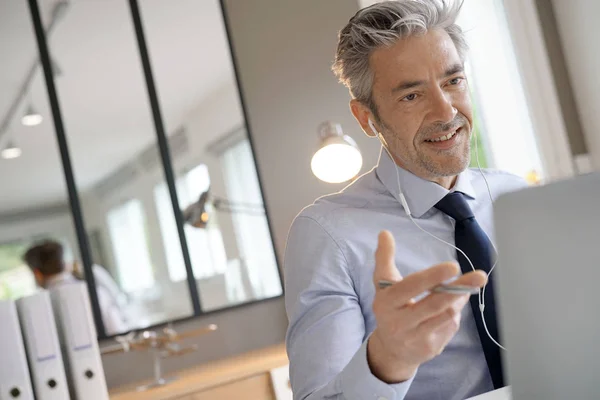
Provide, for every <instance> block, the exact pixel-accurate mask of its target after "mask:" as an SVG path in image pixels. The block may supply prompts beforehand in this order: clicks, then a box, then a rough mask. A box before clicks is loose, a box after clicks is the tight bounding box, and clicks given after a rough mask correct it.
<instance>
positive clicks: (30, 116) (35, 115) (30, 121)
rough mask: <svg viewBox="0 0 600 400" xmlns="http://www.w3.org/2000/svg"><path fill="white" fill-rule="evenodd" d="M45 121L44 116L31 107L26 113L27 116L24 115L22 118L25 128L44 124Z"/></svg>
mask: <svg viewBox="0 0 600 400" xmlns="http://www.w3.org/2000/svg"><path fill="white" fill-rule="evenodd" d="M43 120H44V118H43V117H42V115H41V114H40V113H39V112H37V111H36V110H35V109H34V108H33V106H31V105H30V106H29V107H27V111H26V112H25V115H23V117H22V118H21V123H22V124H23V125H25V126H36V125H39V124H41V123H42V121H43Z"/></svg>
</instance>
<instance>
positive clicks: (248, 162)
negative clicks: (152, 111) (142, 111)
mask: <svg viewBox="0 0 600 400" xmlns="http://www.w3.org/2000/svg"><path fill="white" fill-rule="evenodd" d="M140 8H141V13H142V17H143V21H144V27H145V29H146V34H147V38H148V48H149V53H150V57H151V61H152V66H153V68H154V74H155V78H156V86H157V89H158V92H159V100H160V104H161V108H162V110H163V112H164V119H165V125H166V128H167V131H168V132H169V135H170V136H171V138H172V143H173V145H172V146H171V148H170V150H171V157H172V158H173V164H174V167H175V170H176V173H177V177H178V180H179V182H178V184H177V194H178V197H179V201H180V208H181V209H182V210H186V209H189V207H193V206H194V205H195V204H196V205H197V203H198V201H199V200H200V198H201V197H202V193H205V192H207V191H208V192H207V195H205V196H204V198H205V200H206V202H205V204H204V209H203V210H202V212H200V213H199V214H198V215H199V217H200V216H201V215H202V213H205V214H204V215H205V217H206V222H202V221H201V220H200V219H198V221H199V223H192V221H188V223H187V224H186V226H185V233H186V238H187V241H188V247H189V250H190V259H191V261H192V269H193V271H194V275H195V278H196V281H197V285H198V291H199V293H200V299H201V301H202V308H203V309H204V310H214V309H218V308H223V307H227V306H228V305H233V304H238V303H243V302H247V301H253V300H257V299H262V298H265V297H271V296H276V295H279V294H281V292H282V290H281V283H280V279H279V273H278V270H277V265H276V262H275V257H274V253H273V246H272V241H271V236H270V234H269V230H268V229H267V224H266V216H265V215H264V214H265V213H264V208H263V206H262V203H263V202H262V196H261V193H260V190H259V186H258V183H257V179H256V173H255V168H254V158H253V156H252V152H251V151H250V149H249V147H245V150H244V151H242V152H240V154H241V156H243V157H244V158H243V160H240V161H239V162H238V163H236V164H235V165H233V166H230V167H228V166H226V165H225V163H223V162H222V155H223V154H224V152H226V151H228V150H229V148H230V147H231V146H234V145H236V144H237V143H239V142H240V141H243V140H245V139H246V133H245V132H246V129H245V121H244V118H243V113H242V109H241V106H240V101H239V94H238V88H237V85H236V81H235V76H234V71H233V64H232V61H231V54H230V51H229V43H228V40H227V35H226V32H225V26H224V23H223V16H222V12H221V9H220V5H219V1H218V0H204V1H195V0H173V1H170V2H165V1H163V0H144V1H143V2H140ZM206 38H210V40H206ZM226 168H228V170H227V171H226V170H225V169H226ZM232 168H233V169H232ZM239 168H241V169H244V170H243V171H242V170H241V169H240V170H238V169H239ZM238 173H239V174H241V175H240V177H241V178H240V179H246V178H248V179H250V181H249V182H248V183H246V184H245V185H244V186H242V187H237V186H235V185H236V182H238V180H236V181H235V182H233V183H230V182H229V180H230V179H231V178H232V174H233V175H235V174H238ZM236 179H237V178H236ZM232 185H233V186H235V187H234V188H233V189H232V188H230V186H232ZM236 188H237V191H236ZM248 190H249V191H248ZM246 191H248V192H247V193H246ZM234 192H235V198H232V197H231V196H232V194H233V193H234ZM165 196H166V194H165V189H164V187H161V186H160V185H159V186H158V187H157V188H156V189H155V198H156V203H157V205H156V207H157V213H158V214H159V215H160V217H159V219H160V220H161V221H164V223H162V224H161V232H162V235H163V243H164V247H165V251H166V253H167V254H170V256H167V258H168V259H169V263H168V265H169V276H170V279H172V280H173V281H177V280H179V279H183V276H184V272H185V271H184V266H183V260H182V257H181V255H177V254H176V253H177V251H178V246H177V241H176V239H175V233H176V232H175V231H172V230H170V229H169V228H168V227H166V226H164V225H166V224H167V221H168V220H170V219H172V218H173V216H172V215H169V211H170V210H169V208H168V204H167V203H166V202H165V201H164V199H165ZM239 202H242V203H253V205H254V206H255V207H256V208H257V209H256V210H250V214H248V210H245V209H244V210H239V209H238V207H237V205H238V204H237V203H239ZM234 206H236V207H234ZM256 213H258V214H259V216H255V215H254V214H256ZM240 224H241V225H240ZM250 229H252V231H250Z"/></svg>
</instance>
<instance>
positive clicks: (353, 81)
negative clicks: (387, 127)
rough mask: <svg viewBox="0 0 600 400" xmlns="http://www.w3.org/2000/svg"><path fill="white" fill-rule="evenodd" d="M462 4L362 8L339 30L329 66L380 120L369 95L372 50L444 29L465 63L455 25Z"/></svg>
mask: <svg viewBox="0 0 600 400" xmlns="http://www.w3.org/2000/svg"><path fill="white" fill-rule="evenodd" d="M461 7H462V0H459V1H451V0H450V1H448V0H396V1H386V2H382V3H376V4H374V5H372V6H370V7H367V8H364V9H362V10H360V11H358V12H357V13H356V14H355V15H354V17H352V18H351V19H350V21H349V22H348V24H347V25H346V26H345V27H344V29H342V30H341V31H340V33H339V41H338V46H337V52H336V56H335V62H334V64H333V67H332V69H333V71H334V73H335V74H336V76H337V77H338V78H339V80H340V82H342V83H343V84H344V85H346V86H347V87H348V89H349V90H350V94H351V95H352V97H353V98H355V99H357V100H359V101H360V102H362V103H363V104H365V105H367V106H368V107H369V108H370V109H371V111H372V112H373V114H375V117H376V118H377V119H378V120H379V116H378V113H377V107H376V106H375V103H374V101H373V98H372V89H373V73H372V71H371V70H370V68H369V57H370V55H371V53H372V52H373V51H374V50H375V49H377V48H379V47H388V46H392V45H393V44H395V43H396V42H397V41H398V40H400V39H403V38H406V37H408V36H412V35H418V34H424V33H426V32H427V31H428V30H431V29H444V30H445V31H446V32H447V33H448V35H449V36H450V38H451V39H452V41H453V42H454V45H455V46H456V50H457V51H458V55H459V57H460V58H461V60H462V61H463V62H464V60H465V57H466V53H467V50H468V46H467V42H466V40H465V38H464V35H463V32H462V29H461V28H460V27H459V26H458V25H456V19H457V17H458V14H459V12H460V9H461Z"/></svg>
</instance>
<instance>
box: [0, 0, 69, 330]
mask: <svg viewBox="0 0 600 400" xmlns="http://www.w3.org/2000/svg"><path fill="white" fill-rule="evenodd" d="M55 7H56V4H52V3H48V4H45V5H44V6H43V7H42V12H43V13H44V14H46V15H49V14H50V13H51V12H52V10H53V9H54V8H55ZM0 37H1V38H2V40H0V71H1V73H0V188H2V189H1V194H0V299H8V298H11V299H16V298H19V297H22V296H26V295H29V294H32V293H34V292H35V291H36V290H37V283H36V280H35V279H34V275H33V273H32V270H31V269H30V267H29V266H28V265H27V264H26V262H25V261H24V260H23V256H24V254H25V252H26V251H27V250H28V249H29V248H30V247H32V245H34V244H37V243H38V242H40V241H44V240H54V241H57V242H59V243H60V244H61V245H62V246H63V247H64V255H63V261H64V263H63V264H62V265H61V267H62V268H63V270H62V271H54V273H53V274H51V275H53V276H56V275H58V274H60V273H63V272H64V273H65V274H67V273H68V271H69V270H70V269H71V268H72V261H73V259H74V258H76V257H78V251H77V240H76V236H75V232H74V230H73V223H72V220H71V214H70V210H69V205H68V196H67V190H66V185H65V180H64V176H63V171H62V166H61V162H60V154H59V151H58V145H57V142H56V136H55V132H54V125H53V121H52V115H51V112H50V107H49V104H48V93H47V91H46V86H45V83H44V78H43V73H42V69H41V66H40V64H39V61H38V52H37V44H36V41H35V35H34V32H33V26H32V24H31V18H30V14H29V7H28V5H27V2H26V1H18V0H7V1H0ZM26 115H27V116H28V118H25V119H23V117H24V116H26ZM7 150H8V151H7ZM41 264H42V265H40V263H38V264H36V268H38V270H40V271H42V270H43V271H44V274H43V275H42V278H43V279H41V280H40V284H42V285H46V284H47V283H48V281H47V280H46V278H49V277H51V275H50V274H48V273H47V272H48V269H47V268H45V266H47V263H41ZM0 329H1V328H0Z"/></svg>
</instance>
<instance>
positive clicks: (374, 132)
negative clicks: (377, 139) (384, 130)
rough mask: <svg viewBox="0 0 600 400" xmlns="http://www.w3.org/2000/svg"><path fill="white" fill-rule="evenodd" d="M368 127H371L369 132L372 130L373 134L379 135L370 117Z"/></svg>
mask: <svg viewBox="0 0 600 400" xmlns="http://www.w3.org/2000/svg"><path fill="white" fill-rule="evenodd" d="M369 128H371V132H373V135H375V136H379V132H378V131H377V128H375V124H374V123H373V121H372V120H371V118H369Z"/></svg>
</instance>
